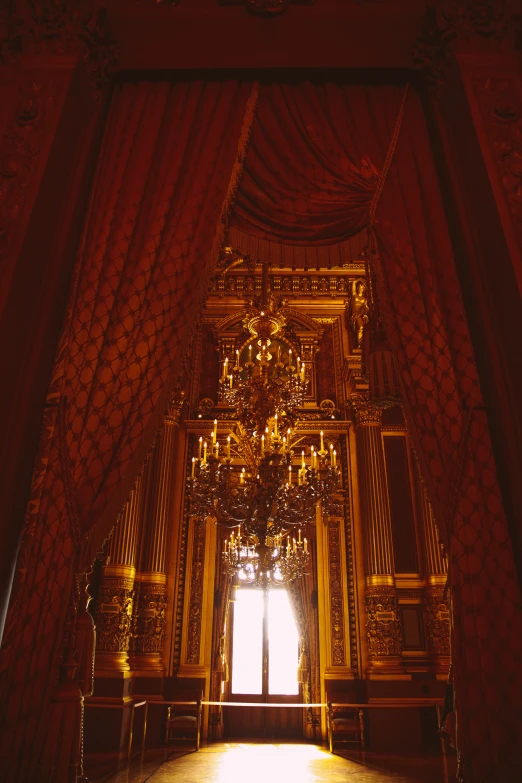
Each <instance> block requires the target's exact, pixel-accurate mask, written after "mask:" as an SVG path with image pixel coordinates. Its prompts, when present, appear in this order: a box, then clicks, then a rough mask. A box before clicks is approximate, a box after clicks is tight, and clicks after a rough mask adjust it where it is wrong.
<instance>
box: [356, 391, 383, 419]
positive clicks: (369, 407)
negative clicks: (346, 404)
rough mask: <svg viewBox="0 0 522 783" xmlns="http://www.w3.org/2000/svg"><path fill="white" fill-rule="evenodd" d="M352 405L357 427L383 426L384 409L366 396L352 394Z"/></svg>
mask: <svg viewBox="0 0 522 783" xmlns="http://www.w3.org/2000/svg"><path fill="white" fill-rule="evenodd" d="M350 405H351V408H352V410H353V413H354V418H355V426H356V427H359V426H360V425H368V424H375V425H379V426H380V425H381V422H382V410H383V409H382V407H380V406H379V405H377V404H376V403H375V402H373V401H372V400H369V399H368V396H367V395H366V394H352V396H351V397H350Z"/></svg>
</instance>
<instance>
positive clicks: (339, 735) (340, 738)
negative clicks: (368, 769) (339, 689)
mask: <svg viewBox="0 0 522 783" xmlns="http://www.w3.org/2000/svg"><path fill="white" fill-rule="evenodd" d="M327 703H328V743H329V746H330V753H335V743H336V742H343V743H345V744H352V745H355V746H357V747H359V748H361V750H364V713H363V711H362V709H359V708H357V707H350V705H349V704H348V703H346V696H343V694H342V693H330V694H328V696H327Z"/></svg>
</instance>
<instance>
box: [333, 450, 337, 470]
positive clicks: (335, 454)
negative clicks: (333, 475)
mask: <svg viewBox="0 0 522 783" xmlns="http://www.w3.org/2000/svg"><path fill="white" fill-rule="evenodd" d="M333 457H334V464H333V466H334V468H335V467H336V466H337V452H336V450H335V449H334V453H333Z"/></svg>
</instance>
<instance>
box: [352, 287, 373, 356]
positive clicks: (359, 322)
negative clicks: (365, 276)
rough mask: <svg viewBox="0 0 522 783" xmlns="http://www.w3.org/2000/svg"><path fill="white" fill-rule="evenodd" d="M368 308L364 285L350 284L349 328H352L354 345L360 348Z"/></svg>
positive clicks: (367, 319)
mask: <svg viewBox="0 0 522 783" xmlns="http://www.w3.org/2000/svg"><path fill="white" fill-rule="evenodd" d="M369 313H370V308H369V306H368V297H367V295H366V285H365V284H364V283H363V281H362V280H356V281H355V282H354V283H352V298H351V299H350V326H351V327H352V330H353V333H354V336H355V344H356V347H357V348H361V346H362V340H363V334H364V327H365V326H366V324H367V323H368V321H369Z"/></svg>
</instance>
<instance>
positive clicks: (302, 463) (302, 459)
mask: <svg viewBox="0 0 522 783" xmlns="http://www.w3.org/2000/svg"><path fill="white" fill-rule="evenodd" d="M301 467H302V469H303V471H304V469H305V459H304V451H302V452H301Z"/></svg>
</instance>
